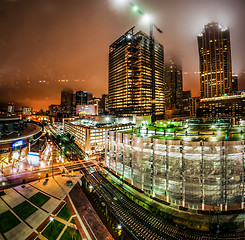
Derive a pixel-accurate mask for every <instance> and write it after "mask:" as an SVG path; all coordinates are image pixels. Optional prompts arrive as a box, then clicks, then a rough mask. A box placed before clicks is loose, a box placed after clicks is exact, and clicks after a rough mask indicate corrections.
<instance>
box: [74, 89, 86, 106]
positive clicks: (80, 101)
mask: <svg viewBox="0 0 245 240" xmlns="http://www.w3.org/2000/svg"><path fill="white" fill-rule="evenodd" d="M75 98H76V99H75V106H77V105H86V104H88V93H87V92H86V91H76V93H75Z"/></svg>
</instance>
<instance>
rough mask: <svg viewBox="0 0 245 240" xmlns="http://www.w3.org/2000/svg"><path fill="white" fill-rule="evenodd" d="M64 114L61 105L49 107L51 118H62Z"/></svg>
mask: <svg viewBox="0 0 245 240" xmlns="http://www.w3.org/2000/svg"><path fill="white" fill-rule="evenodd" d="M62 113H63V107H62V106H61V105H55V104H52V105H50V106H49V115H50V116H51V117H57V116H61V115H62Z"/></svg>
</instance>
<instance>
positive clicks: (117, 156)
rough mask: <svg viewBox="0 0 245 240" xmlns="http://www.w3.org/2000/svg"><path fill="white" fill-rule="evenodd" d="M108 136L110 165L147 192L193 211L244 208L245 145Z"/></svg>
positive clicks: (125, 178)
mask: <svg viewBox="0 0 245 240" xmlns="http://www.w3.org/2000/svg"><path fill="white" fill-rule="evenodd" d="M106 136H107V137H106V166H107V167H108V168H110V169H111V170H112V171H114V172H115V173H116V174H117V175H119V176H120V177H122V178H123V179H124V181H128V182H129V183H131V184H133V185H134V186H135V187H137V188H139V189H141V190H143V191H144V192H146V193H148V194H151V195H153V196H155V197H157V198H159V199H162V200H164V201H167V202H171V203H173V204H176V205H179V206H183V207H186V208H191V209H199V210H217V209H219V210H224V211H226V210H232V209H241V208H244V140H237V141H223V140H222V141H203V140H197V141H185V140H175V139H173V140H171V139H166V138H165V139H164V138H157V137H154V135H153V136H144V135H143V136H140V134H132V133H127V132H126V131H125V132H120V131H118V132H115V131H109V132H107V134H106ZM184 139H185V138H184Z"/></svg>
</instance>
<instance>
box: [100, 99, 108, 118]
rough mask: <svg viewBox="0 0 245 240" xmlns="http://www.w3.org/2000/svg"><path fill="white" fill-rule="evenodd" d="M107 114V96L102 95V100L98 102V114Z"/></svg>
mask: <svg viewBox="0 0 245 240" xmlns="http://www.w3.org/2000/svg"><path fill="white" fill-rule="evenodd" d="M105 113H108V95H107V94H102V98H101V100H100V101H99V114H105Z"/></svg>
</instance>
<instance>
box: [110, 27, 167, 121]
mask: <svg viewBox="0 0 245 240" xmlns="http://www.w3.org/2000/svg"><path fill="white" fill-rule="evenodd" d="M151 54H152V55H151ZM163 62H164V54H163V46H162V45H161V44H159V43H158V42H157V41H155V40H150V37H149V36H148V35H147V34H145V33H143V32H142V31H139V32H137V33H136V34H134V28H131V29H130V30H129V31H127V32H126V33H125V34H124V35H123V36H121V37H120V38H119V39H118V40H116V41H115V42H114V43H112V44H111V45H110V47H109V97H108V100H109V111H110V112H111V113H114V114H116V115H121V116H131V115H133V114H136V115H140V116H143V115H153V116H154V117H156V118H161V117H163V115H164V66H163Z"/></svg>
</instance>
